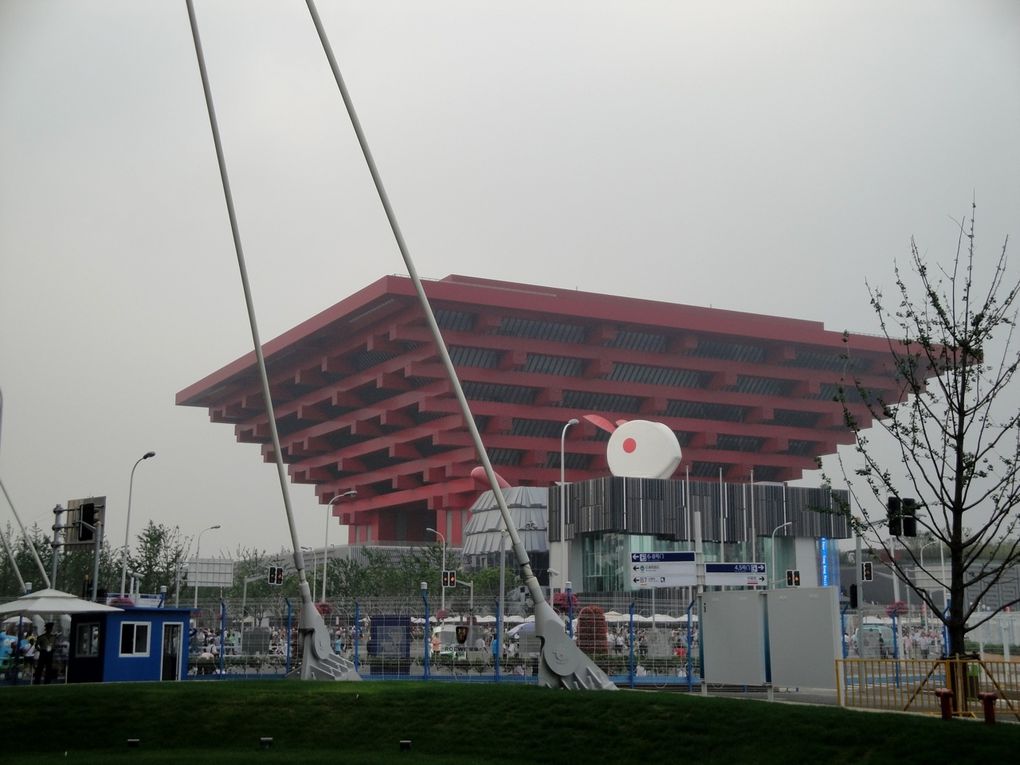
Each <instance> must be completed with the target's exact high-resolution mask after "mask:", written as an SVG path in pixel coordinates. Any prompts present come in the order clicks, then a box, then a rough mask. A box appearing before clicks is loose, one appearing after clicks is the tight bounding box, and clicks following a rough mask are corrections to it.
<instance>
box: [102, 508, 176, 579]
mask: <svg viewBox="0 0 1020 765" xmlns="http://www.w3.org/2000/svg"><path fill="white" fill-rule="evenodd" d="M136 542H137V545H136V547H135V549H134V550H133V551H131V552H129V553H128V570H129V571H133V572H135V573H137V574H139V575H140V576H139V583H138V589H139V591H140V592H144V593H156V592H159V589H160V587H166V588H167V592H168V593H172V592H173V591H174V585H175V582H176V579H177V574H178V570H179V568H180V565H181V563H182V561H183V560H184V543H183V541H182V539H181V530H180V528H179V527H178V526H172V527H171V526H167V525H165V524H162V523H156V522H154V521H149V522H148V524H146V526H145V528H144V529H142V530H141V532H140V533H139V534H138V536H137V537H136ZM118 586H119V582H118Z"/></svg>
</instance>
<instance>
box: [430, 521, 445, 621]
mask: <svg viewBox="0 0 1020 765" xmlns="http://www.w3.org/2000/svg"><path fill="white" fill-rule="evenodd" d="M425 531H431V532H432V533H433V534H435V535H436V536H437V537H439V538H440V539H441V540H442V541H443V571H446V537H444V536H443V535H442V534H441V533H439V532H438V531H436V530H435V529H433V528H431V527H429V528H427V529H425ZM439 608H440V609H441V610H442V611H446V588H445V587H443V581H442V574H440V580H439ZM444 615H445V614H444Z"/></svg>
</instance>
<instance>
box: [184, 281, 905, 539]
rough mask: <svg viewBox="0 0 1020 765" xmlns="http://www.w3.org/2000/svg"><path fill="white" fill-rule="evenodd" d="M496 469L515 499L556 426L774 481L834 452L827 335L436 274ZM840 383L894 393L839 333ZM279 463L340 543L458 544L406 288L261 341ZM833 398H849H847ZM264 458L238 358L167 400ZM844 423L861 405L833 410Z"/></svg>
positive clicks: (436, 297) (448, 468)
mask: <svg viewBox="0 0 1020 765" xmlns="http://www.w3.org/2000/svg"><path fill="white" fill-rule="evenodd" d="M425 289H426V293H427V294H428V296H429V299H430V301H431V303H432V306H433V309H434V311H435V314H436V318H437V320H438V322H439V325H440V327H441V329H442V331H443V336H444V338H445V340H446V343H447V345H448V346H449V349H450V354H451V356H452V358H453V361H454V364H455V365H456V367H457V372H458V375H459V377H460V380H461V382H462V384H463V387H464V392H465V394H466V396H467V398H468V400H469V402H470V404H471V410H472V413H473V415H474V417H475V419H476V421H477V423H478V426H479V428H480V430H481V432H482V437H483V440H484V442H485V445H486V448H487V449H488V452H489V456H490V459H491V460H492V462H493V465H494V467H495V469H496V470H497V472H499V473H500V474H501V475H502V476H503V477H504V478H506V479H507V480H508V481H509V482H510V484H511V485H515V486H551V485H553V484H554V483H555V482H556V481H558V480H559V479H560V436H561V433H562V432H563V427H564V424H565V423H566V422H567V421H569V420H570V419H571V418H575V417H576V418H578V419H581V418H583V416H584V415H585V414H590V413H597V414H600V415H603V416H604V417H607V418H608V419H610V420H619V419H635V418H642V419H650V420H656V421H659V422H662V423H665V424H666V425H667V426H669V427H670V428H671V429H672V430H673V431H674V432H675V433H676V434H677V437H678V439H679V441H680V444H681V447H682V448H683V462H682V464H681V466H680V468H679V470H678V471H677V477H683V476H684V475H686V474H689V475H690V477H691V479H693V480H697V479H703V480H711V481H718V480H719V477H720V474H721V475H722V476H723V478H724V480H726V481H744V480H747V478H748V476H749V474H750V473H751V471H752V470H753V473H754V477H755V480H756V481H776V482H778V481H790V480H794V479H798V478H800V477H801V475H802V473H803V471H804V470H809V469H813V468H815V467H816V459H817V458H818V457H820V456H822V455H826V454H831V453H833V452H835V451H836V447H837V445H838V444H849V443H852V442H853V436H852V434H851V433H850V431H849V430H848V429H847V428H846V426H845V425H844V424H843V413H842V408H841V405H840V403H839V402H838V401H836V400H835V396H836V393H837V389H838V387H839V385H840V383H841V380H842V379H843V375H844V372H845V370H846V366H847V363H848V362H847V361H846V360H845V357H844V350H845V348H846V347H847V346H846V344H845V343H844V337H843V333H842V332H833V331H828V330H826V329H825V328H824V327H823V326H822V325H821V324H820V323H818V322H811V321H802V320H796V319H784V318H779V317H774V316H762V315H757V314H749V313H740V312H737V311H726V310H718V309H711V308H698V307H693V306H687V305H678V304H671V303H663V302H655V301H649V300H638V299H633V298H623V297H615V296H611V295H600V294H593V293H587V292H578V291H575V290H564V289H557V288H553V287H541V286H534V285H527V284H516V283H512V282H501V281H492V280H486V279H478V278H472V277H466V276H448V277H446V278H444V279H442V280H439V281H432V282H426V285H425ZM848 339H849V342H850V345H851V347H852V350H853V353H852V364H853V371H854V373H855V375H856V376H857V377H858V378H859V379H860V380H861V381H862V382H863V384H864V385H866V386H867V387H868V388H869V389H870V390H872V391H873V392H875V393H876V394H878V395H881V396H882V397H883V398H884V400H886V401H888V402H895V401H901V400H902V399H903V398H904V395H905V391H904V390H903V389H902V387H901V386H900V385H898V384H897V381H896V379H895V376H894V371H893V368H892V364H891V356H890V353H889V347H888V344H887V341H886V340H885V339H884V338H880V337H872V336H864V335H849V336H848ZM264 353H265V357H266V364H267V367H268V370H269V377H270V384H271V389H272V392H273V401H274V404H275V406H276V416H277V421H278V427H279V433H280V440H281V448H282V450H283V458H284V461H285V462H286V464H287V466H288V470H289V473H290V477H291V479H292V480H293V481H294V482H295V483H310V484H314V485H315V487H316V489H315V491H316V494H317V495H318V496H319V499H320V501H321V502H323V503H325V502H327V501H328V500H329V499H330V498H332V497H334V496H335V495H337V494H340V493H343V492H345V491H347V490H349V489H356V490H357V492H358V493H357V498H356V499H353V500H350V501H345V502H344V503H342V504H339V505H337V506H335V507H334V511H333V512H334V514H335V515H336V516H337V517H338V521H339V522H340V523H345V524H348V525H349V526H350V527H351V529H350V540H349V541H350V542H351V543H368V544H377V543H378V544H382V543H386V542H389V541H398V542H399V541H424V540H427V539H430V538H431V535H429V534H427V533H426V528H427V527H433V528H436V529H438V530H439V531H441V532H442V533H443V534H444V535H445V537H446V539H447V542H448V543H449V544H450V545H452V546H459V544H460V543H461V538H462V529H463V526H464V524H465V523H466V521H467V517H466V516H467V508H468V507H470V506H471V504H472V503H473V502H474V500H475V499H476V498H477V497H478V493H479V487H478V486H477V484H476V483H475V481H474V480H473V479H472V478H471V476H470V472H471V469H472V468H474V467H476V466H477V464H478V461H477V458H476V455H475V452H474V447H473V446H472V443H471V439H470V436H469V434H468V431H467V429H466V428H465V426H464V421H463V417H462V415H461V413H460V409H459V407H458V405H457V401H456V399H455V397H454V395H453V391H452V388H451V385H450V382H449V381H448V380H447V378H446V374H445V371H444V369H443V366H442V364H441V362H440V359H439V356H438V354H437V352H436V348H435V345H434V343H433V342H432V338H431V336H430V334H429V331H428V328H427V326H426V323H425V318H424V316H423V314H422V312H421V308H420V306H419V305H418V302H417V299H416V297H415V293H414V287H413V285H412V283H411V280H410V279H409V278H407V277H399V276H387V277H384V278H382V279H379V280H378V281H376V282H374V283H372V284H370V285H368V286H367V287H365V288H364V289H361V290H359V291H358V292H356V293H354V294H353V295H351V296H350V297H347V298H345V299H344V300H342V301H340V302H339V303H337V304H336V305H334V306H332V307H331V308H328V309H327V310H325V311H323V312H322V313H320V314H318V315H316V316H314V317H312V318H310V319H308V320H307V321H305V322H303V323H301V324H299V325H298V326H296V327H294V328H293V329H291V330H289V331H288V332H286V333H284V334H283V335H281V336H280V337H278V338H276V339H274V340H272V341H270V342H268V343H266V344H265V347H264ZM851 393H853V391H851ZM177 403H178V404H179V405H182V406H199V407H204V408H206V409H208V410H209V415H210V419H211V420H212V421H213V422H220V423H228V424H230V425H233V426H234V433H235V436H236V438H237V440H238V441H240V442H244V443H259V444H262V453H263V457H264V459H265V460H266V461H273V460H274V459H275V457H274V455H273V453H272V444H271V441H270V437H269V430H268V427H267V420H266V413H265V406H264V402H263V398H262V393H261V386H260V384H259V380H258V373H257V369H256V365H255V354H254V352H252V353H248V354H246V355H245V356H243V357H242V358H240V359H237V360H236V361H234V362H232V363H230V364H228V365H227V366H225V367H223V368H222V369H219V370H218V371H216V372H213V373H212V374H210V375H209V376H208V377H206V378H205V379H203V380H200V381H198V382H196V383H195V384H193V385H191V386H189V387H188V388H186V389H184V390H182V391H181V392H180V393H178V394H177ZM851 408H852V409H853V410H854V414H855V416H856V417H857V419H858V421H859V422H860V423H861V425H862V426H868V425H870V423H871V416H870V413H869V411H868V410H867V408H866V407H865V406H864V405H863V404H851ZM607 439H608V435H607V434H605V433H602V432H601V431H598V430H596V429H595V428H594V427H593V426H591V425H588V424H587V423H585V422H584V420H583V419H581V424H579V425H577V426H574V427H572V428H570V429H569V430H568V432H567V438H566V443H565V450H564V452H565V460H564V465H565V474H566V479H567V480H568V481H570V482H577V481H583V480H587V479H590V478H597V477H602V476H605V475H607V474H608V468H607V464H606V455H605V442H606V440H607Z"/></svg>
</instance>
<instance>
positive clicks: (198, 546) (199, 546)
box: [188, 523, 220, 610]
mask: <svg viewBox="0 0 1020 765" xmlns="http://www.w3.org/2000/svg"><path fill="white" fill-rule="evenodd" d="M218 528H220V524H218V523H217V524H216V525H215V526H210V527H209V528H207V529H202V530H201V531H200V532H198V539H197V541H196V542H195V557H194V558H193V560H194V561H196V563H197V561H198V553H199V552H200V551H201V549H202V535H203V534H204V533H205V532H207V531H213V530H214V529H218ZM197 568H198V566H197V565H195V566H192V570H191V571H189V572H188V580H189V581H190V580H191V577H192V575H197V574H198V571H195V570H194V569H197ZM194 587H195V603H194V605H193V606H192V608H193V609H195V610H197V609H198V582H197V581H196V582H195V585H194Z"/></svg>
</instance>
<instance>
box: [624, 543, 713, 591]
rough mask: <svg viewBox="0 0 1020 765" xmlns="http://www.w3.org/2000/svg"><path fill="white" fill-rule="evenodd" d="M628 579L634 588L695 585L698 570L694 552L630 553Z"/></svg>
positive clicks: (645, 588)
mask: <svg viewBox="0 0 1020 765" xmlns="http://www.w3.org/2000/svg"><path fill="white" fill-rule="evenodd" d="M627 573H628V577H627V578H628V579H629V581H630V585H631V587H632V588H633V589H637V590H648V589H654V588H656V587H693V586H694V585H696V584H697V583H698V570H697V567H696V566H695V563H694V553H693V552H647V553H631V554H630V571H628V572H627Z"/></svg>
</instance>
